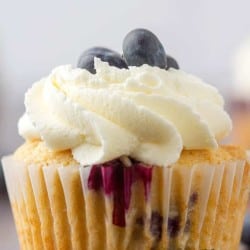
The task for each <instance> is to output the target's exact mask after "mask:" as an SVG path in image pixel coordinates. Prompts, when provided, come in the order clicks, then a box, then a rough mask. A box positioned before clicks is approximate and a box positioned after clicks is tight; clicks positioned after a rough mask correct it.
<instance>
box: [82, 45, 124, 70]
mask: <svg viewBox="0 0 250 250" xmlns="http://www.w3.org/2000/svg"><path fill="white" fill-rule="evenodd" d="M95 57H98V58H100V59H101V60H102V61H104V62H108V63H109V65H110V66H115V67H117V68H120V69H122V68H125V69H127V68H128V66H127V64H126V62H125V61H124V59H123V58H122V57H121V55H120V54H119V53H117V52H115V51H113V50H110V49H107V48H104V47H93V48H90V49H88V50H86V51H84V52H83V53H82V55H81V56H80V58H79V60H78V64H77V67H78V68H82V69H87V70H88V71H89V72H91V73H92V74H95V73H96V71H95V67H94V58H95Z"/></svg>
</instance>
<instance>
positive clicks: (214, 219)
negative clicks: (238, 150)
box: [2, 156, 250, 250]
mask: <svg viewBox="0 0 250 250" xmlns="http://www.w3.org/2000/svg"><path fill="white" fill-rule="evenodd" d="M2 163H3V169H4V174H5V179H6V183H7V189H8V193H9V198H10V202H11V206H12V211H13V215H14V220H15V224H16V229H17V233H18V237H19V243H20V246H21V249H25V250H26V249H32V250H33V249H65V250H70V249H72V250H75V249H76V250H77V249H79V250H80V249H84V250H85V249H86V250H102V249H103V250H105V249H106V250H113V249H115V250H117V249H119V250H123V249H124V250H125V249H126V250H130V249H131V250H137V249H138V250H141V249H145V250H146V249H170V250H172V249H173V250H176V249H192V250H195V249H229V250H230V249H232V250H235V249H236V248H237V245H238V244H239V240H240V234H241V229H242V223H243V218H244V211H245V208H246V203H247V199H248V193H249V181H250V174H249V173H250V166H249V164H246V163H245V161H240V160H239V161H229V162H224V163H223V164H219V165H208V164H199V165H193V166H182V167H166V168H160V167H151V168H149V167H145V166H140V165H138V166H135V167H134V166H132V167H120V168H116V169H112V167H108V168H106V167H95V166H94V167H87V168H83V167H80V166H67V167H63V166H59V165H58V166H37V165H30V166H26V165H24V164H23V163H22V162H20V161H16V160H14V158H13V156H7V157H4V158H3V160H2Z"/></svg>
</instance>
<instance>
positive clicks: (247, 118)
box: [230, 38, 250, 148]
mask: <svg viewBox="0 0 250 250" xmlns="http://www.w3.org/2000/svg"><path fill="white" fill-rule="evenodd" d="M233 75H234V82H233V83H234V84H233V86H232V93H231V98H230V99H231V103H230V106H231V112H232V119H233V124H234V131H233V133H232V141H233V142H234V143H237V144H240V145H243V146H245V147H247V148H249V147H250V130H249V127H250V100H249V96H250V39H249V38H248V39H247V40H244V41H243V42H242V43H241V44H240V46H239V48H238V49H237V51H236V53H235V57H234V65H233Z"/></svg>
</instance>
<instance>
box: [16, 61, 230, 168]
mask: <svg viewBox="0 0 250 250" xmlns="http://www.w3.org/2000/svg"><path fill="white" fill-rule="evenodd" d="M95 68H96V74H91V73H89V72H88V71H87V70H84V69H79V68H73V67H72V66H70V65H65V66H59V67H57V68H55V69H54V70H53V71H52V73H51V74H50V75H49V76H48V77H46V78H43V79H42V80H40V81H38V82H36V83H35V84H34V85H33V86H32V88H31V89H29V90H28V91H27V93H26V95H25V107H26V112H25V114H24V116H23V117H22V118H21V119H20V120H19V123H18V129H19V133H20V135H21V136H23V137H24V138H25V139H26V140H34V139H41V140H43V141H45V142H46V145H47V146H48V147H49V148H51V149H52V150H57V151H60V150H65V149H71V150H72V154H73V157H74V159H75V160H76V161H78V162H79V163H80V164H82V165H84V166H87V165H92V164H98V163H103V162H106V161H109V160H113V159H115V158H117V157H120V156H123V155H127V156H131V157H132V158H135V159H137V160H139V161H142V162H145V163H147V164H152V165H158V166H168V165H169V164H172V163H174V162H176V161H177V160H178V158H179V156H180V153H181V151H182V150H183V149H184V148H185V149H207V148H216V147H217V146H218V142H219V141H220V140H221V139H223V138H224V137H225V136H226V135H228V133H229V132H230V130H231V128H232V123H231V120H230V118H229V116H228V114H227V113H226V112H225V110H224V108H223V106H224V101H223V98H222V96H221V95H220V94H219V93H218V91H217V89H216V88H214V87H212V86H210V85H208V84H206V83H204V82H203V81H202V80H200V79H199V78H197V77H195V76H192V75H190V74H187V73H185V72H183V71H181V70H175V69H170V70H167V71H166V70H163V69H160V68H158V67H151V66H149V65H143V66H140V67H129V69H118V68H115V67H111V66H109V65H108V63H106V62H102V61H101V60H100V59H97V58H95Z"/></svg>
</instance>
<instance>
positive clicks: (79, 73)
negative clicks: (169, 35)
mask: <svg viewBox="0 0 250 250" xmlns="http://www.w3.org/2000/svg"><path fill="white" fill-rule="evenodd" d="M223 105H224V101H223V98H222V96H221V95H220V94H219V93H218V91H217V90H216V89H215V88H214V87H212V86H210V85H207V84H206V83H204V82H203V81H202V80H201V79H199V78H197V77H195V76H192V75H190V74H187V73H185V72H184V71H182V70H180V69H179V66H178V64H177V62H176V61H175V60H174V59H173V58H172V57H170V56H166V53H165V51H164V48H163V46H162V44H161V43H160V41H159V40H158V38H157V37H156V36H155V35H154V34H153V33H151V32H150V31H147V30H143V29H137V30H134V31H132V32H130V33H129V34H128V35H127V36H126V37H125V39H124V42H123V57H122V56H120V55H119V54H118V53H117V52H114V51H111V50H109V49H106V48H102V47H94V48H91V49H89V50H87V51H86V52H84V53H83V54H82V56H81V58H80V60H79V62H78V68H73V67H72V66H69V65H66V66H60V67H57V68H56V69H54V70H53V71H52V73H51V74H50V75H49V76H47V77H45V78H43V79H42V80H40V81H38V82H36V83H35V84H33V86H32V87H31V88H30V89H29V90H28V91H27V93H26V96H25V107H26V111H25V114H24V115H23V116H22V117H21V119H20V120H19V123H18V129H19V133H20V135H21V136H23V138H24V139H25V142H24V144H23V145H21V146H20V147H19V148H18V149H17V150H16V151H15V152H14V153H13V154H12V155H9V156H6V157H4V158H3V159H2V163H3V167H4V173H5V179H6V183H7V188H8V193H9V198H10V202H11V206H12V211H13V215H14V220H15V224H16V229H17V233H18V237H19V243H20V247H21V249H65V250H68V249H87V250H105V249H106V250H117V249H119V250H123V249H124V250H125V249H126V250H141V249H145V250H147V249H154V250H157V249H192V250H193V249H236V248H237V246H238V244H239V239H240V234H241V230H242V223H243V217H244V212H245V208H246V202H247V197H248V190H249V182H250V173H249V171H250V170H249V168H250V165H249V164H248V161H247V160H248V156H247V152H246V151H245V150H244V149H242V148H240V147H238V146H232V145H227V146H225V145H224V146H222V145H220V144H219V142H220V140H221V139H223V138H224V137H225V136H227V135H228V134H229V132H230V130H231V120H230V118H229V116H228V114H227V113H226V112H225V110H224V108H223Z"/></svg>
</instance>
